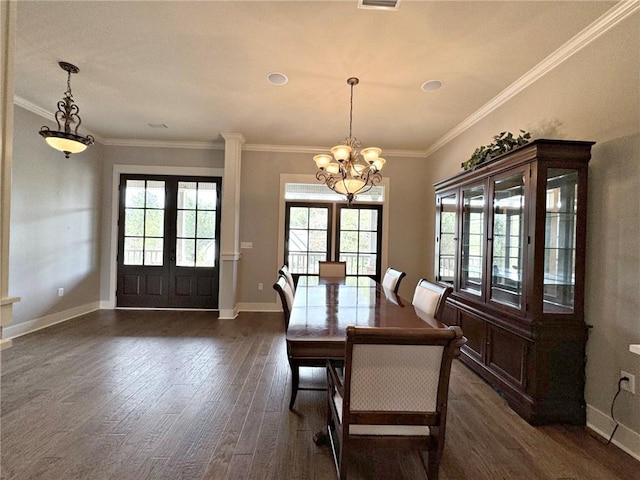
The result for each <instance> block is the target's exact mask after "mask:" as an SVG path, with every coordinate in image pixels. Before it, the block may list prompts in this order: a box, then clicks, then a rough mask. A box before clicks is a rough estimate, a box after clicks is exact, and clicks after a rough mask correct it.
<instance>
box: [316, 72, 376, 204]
mask: <svg viewBox="0 0 640 480" xmlns="http://www.w3.org/2000/svg"><path fill="white" fill-rule="evenodd" d="M359 82H360V81H359V80H358V79H357V78H355V77H351V78H349V79H347V85H349V86H350V87H351V102H350V109H349V136H348V137H347V138H345V139H344V140H343V141H342V142H341V143H340V145H336V146H335V147H333V148H332V149H331V150H330V151H331V155H329V154H325V153H323V154H319V155H316V156H314V157H313V160H314V161H315V163H316V167H318V170H317V172H316V178H317V179H318V180H319V181H321V182H324V183H325V184H326V185H327V187H329V188H330V189H331V190H333V191H334V192H337V193H339V194H342V195H344V196H345V197H346V198H347V204H348V205H349V206H351V204H352V203H353V201H354V199H355V196H356V195H358V194H360V193H365V192H367V191H369V190H370V189H371V188H372V187H373V186H374V185H377V184H378V183H380V182H381V181H382V175H380V170H381V169H382V167H383V166H384V164H385V163H386V160H385V159H384V158H382V157H380V154H381V153H382V150H381V149H380V148H378V147H367V148H363V149H361V150H360V151H358V149H359V148H360V142H359V141H358V139H356V138H355V137H354V136H353V134H352V127H353V87H354V86H355V85H357V84H358V83H359Z"/></svg>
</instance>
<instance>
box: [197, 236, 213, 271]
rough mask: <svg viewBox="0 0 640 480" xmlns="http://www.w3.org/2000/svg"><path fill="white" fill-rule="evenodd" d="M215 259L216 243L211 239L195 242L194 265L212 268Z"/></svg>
mask: <svg viewBox="0 0 640 480" xmlns="http://www.w3.org/2000/svg"><path fill="white" fill-rule="evenodd" d="M215 259H216V242H215V240H213V239H208V240H207V239H205V240H198V241H197V242H196V265H197V266H198V267H213V266H214V265H215V263H216V262H215Z"/></svg>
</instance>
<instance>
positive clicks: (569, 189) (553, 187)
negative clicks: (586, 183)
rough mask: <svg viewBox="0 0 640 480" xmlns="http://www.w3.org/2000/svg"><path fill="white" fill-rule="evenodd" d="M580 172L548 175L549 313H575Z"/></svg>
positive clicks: (546, 302) (546, 254) (546, 277)
mask: <svg viewBox="0 0 640 480" xmlns="http://www.w3.org/2000/svg"><path fill="white" fill-rule="evenodd" d="M577 201H578V172H577V171H576V170H570V169H560V168H550V169H549V170H548V172H547V194H546V219H545V244H544V288H543V295H544V298H543V300H544V302H543V310H544V311H545V312H567V311H569V312H571V311H573V302H574V295H575V264H576V220H577V219H576V213H577V208H578V205H577Z"/></svg>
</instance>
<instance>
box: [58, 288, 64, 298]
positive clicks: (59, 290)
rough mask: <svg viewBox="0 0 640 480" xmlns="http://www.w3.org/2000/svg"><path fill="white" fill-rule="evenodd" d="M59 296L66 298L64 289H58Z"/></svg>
mask: <svg viewBox="0 0 640 480" xmlns="http://www.w3.org/2000/svg"><path fill="white" fill-rule="evenodd" d="M58 296H59V297H63V296H64V288H59V289H58Z"/></svg>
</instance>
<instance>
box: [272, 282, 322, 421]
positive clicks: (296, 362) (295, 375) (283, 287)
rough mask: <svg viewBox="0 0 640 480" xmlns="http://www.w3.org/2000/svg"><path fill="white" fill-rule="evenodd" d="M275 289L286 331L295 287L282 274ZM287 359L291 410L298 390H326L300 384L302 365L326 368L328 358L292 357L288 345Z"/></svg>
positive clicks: (275, 284)
mask: <svg viewBox="0 0 640 480" xmlns="http://www.w3.org/2000/svg"><path fill="white" fill-rule="evenodd" d="M273 289H274V290H275V291H276V292H278V295H279V296H280V302H282V312H283V316H284V325H285V332H286V330H287V328H289V318H290V316H291V308H292V307H293V296H294V293H293V289H292V288H291V286H290V284H289V281H288V280H287V277H286V276H285V275H284V274H280V276H279V277H278V280H277V281H276V283H274V284H273ZM288 292H291V293H290V296H291V300H289V298H287V296H288ZM287 359H288V360H289V368H290V369H291V398H290V400H289V410H293V405H294V404H295V402H296V397H297V395H298V390H315V391H325V390H326V387H314V386H302V387H301V386H300V367H321V368H325V366H326V360H325V359H318V358H308V359H307V358H295V359H294V358H291V355H290V354H289V345H287Z"/></svg>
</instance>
